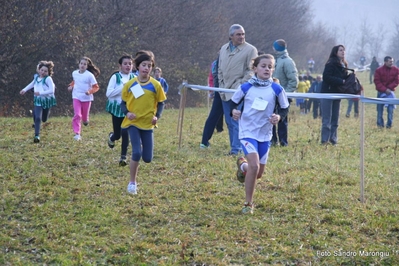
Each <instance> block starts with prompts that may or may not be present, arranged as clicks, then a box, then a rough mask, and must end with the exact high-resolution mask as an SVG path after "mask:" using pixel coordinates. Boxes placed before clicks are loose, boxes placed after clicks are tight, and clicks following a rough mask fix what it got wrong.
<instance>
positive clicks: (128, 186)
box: [127, 183, 137, 194]
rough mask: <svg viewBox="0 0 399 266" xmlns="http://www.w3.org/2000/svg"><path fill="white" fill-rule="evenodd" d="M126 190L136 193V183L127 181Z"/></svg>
mask: <svg viewBox="0 0 399 266" xmlns="http://www.w3.org/2000/svg"><path fill="white" fill-rule="evenodd" d="M127 192H128V193H130V194H137V185H136V184H132V183H129V185H127Z"/></svg>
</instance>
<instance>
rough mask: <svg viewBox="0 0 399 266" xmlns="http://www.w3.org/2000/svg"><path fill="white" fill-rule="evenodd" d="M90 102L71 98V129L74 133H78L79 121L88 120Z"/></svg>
mask: <svg viewBox="0 0 399 266" xmlns="http://www.w3.org/2000/svg"><path fill="white" fill-rule="evenodd" d="M90 106H91V102H81V101H79V100H78V99H73V111H74V113H75V114H74V116H73V118H72V129H73V132H75V134H80V129H81V127H82V125H81V124H80V122H81V121H82V120H83V122H89V112H90Z"/></svg>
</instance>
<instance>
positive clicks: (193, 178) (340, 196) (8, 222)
mask: <svg viewBox="0 0 399 266" xmlns="http://www.w3.org/2000/svg"><path fill="white" fill-rule="evenodd" d="M361 77H362V79H363V80H364V81H366V77H365V74H364V75H363V76H361ZM366 94H367V95H369V96H374V95H375V93H374V89H373V88H372V87H371V86H369V85H366ZM346 105H347V104H346V100H343V101H342V109H341V115H342V116H341V117H342V118H341V123H340V128H339V145H337V146H336V147H333V146H327V147H325V146H321V145H320V144H319V142H320V120H313V119H312V117H311V115H299V110H298V109H297V108H296V107H295V106H294V107H292V109H291V113H290V134H289V139H290V145H289V147H284V148H280V147H274V148H272V151H271V154H270V159H269V162H268V165H267V169H266V172H265V174H264V176H263V178H262V179H261V181H260V182H259V183H258V185H257V191H256V195H255V203H256V209H255V213H254V215H252V216H248V215H247V216H245V215H242V214H241V213H240V210H241V204H242V203H243V201H244V187H243V185H242V184H240V183H239V182H237V181H236V179H235V176H234V174H235V158H233V157H228V156H224V155H223V154H224V153H225V152H227V151H228V141H227V137H228V135H227V132H226V131H225V132H223V133H221V134H216V135H214V138H213V139H212V147H211V148H210V149H209V150H206V151H204V150H200V149H199V143H200V140H201V133H202V128H203V124H204V121H205V119H206V115H207V110H206V108H196V109H187V110H186V112H185V120H184V128H183V133H184V134H183V139H182V141H183V142H182V143H183V145H182V147H181V149H179V148H178V140H179V138H178V135H177V116H178V110H171V109H168V110H165V112H164V116H163V119H162V120H161V121H160V123H159V128H158V129H156V131H155V157H154V161H153V162H152V163H151V164H144V163H142V164H141V166H140V171H139V177H138V182H139V194H138V195H136V196H131V195H128V194H127V193H126V185H127V182H128V176H129V169H128V167H119V166H118V158H119V147H118V146H117V148H115V149H113V150H111V149H109V148H108V146H107V143H106V138H107V135H108V132H109V131H110V130H111V124H110V122H111V119H110V117H109V115H106V114H102V115H93V116H92V117H91V124H90V126H89V127H84V128H83V132H82V137H83V140H82V141H81V142H75V141H73V139H72V137H73V135H72V130H71V128H70V118H68V117H52V118H50V124H49V125H47V126H46V127H45V128H44V129H43V130H42V134H41V143H40V144H34V143H33V130H32V128H31V127H30V125H31V119H29V118H1V119H0V124H1V128H0V130H1V135H0V151H1V162H0V192H1V203H0V226H1V230H0V248H1V249H0V264H1V265H250V264H258V265H267V264H275V265H372V264H374V265H397V264H399V251H398V250H399V215H398V212H399V211H398V208H397V206H396V204H397V202H398V189H399V181H398V176H399V173H398V171H399V170H398V168H397V167H396V157H397V153H398V145H397V144H398V141H399V138H398V137H397V133H398V130H399V123H398V122H397V121H396V119H395V121H394V125H393V128H392V129H390V130H378V129H377V128H376V126H375V120H376V118H375V116H376V111H375V105H366V131H365V136H366V141H365V143H364V145H365V166H366V169H365V176H366V183H365V191H366V194H365V195H366V202H365V203H364V204H362V203H360V202H359V200H358V199H359V195H360V187H359V179H360V178H359V120H357V119H354V118H349V119H348V118H345V116H344V114H345V111H346ZM118 145H119V143H118ZM129 151H130V148H129ZM350 252H351V253H350ZM366 252H370V253H366ZM371 252H374V253H371Z"/></svg>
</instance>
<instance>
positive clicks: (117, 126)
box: [106, 55, 135, 166]
mask: <svg viewBox="0 0 399 266" xmlns="http://www.w3.org/2000/svg"><path fill="white" fill-rule="evenodd" d="M119 68H120V70H119V71H118V72H115V73H113V74H112V75H111V78H110V79H109V82H108V87H107V93H106V95H107V97H108V100H107V106H106V110H107V112H108V113H110V114H111V116H112V127H113V132H111V133H109V135H108V147H110V148H111V149H112V148H114V147H115V141H116V140H119V139H120V138H121V137H122V145H121V158H120V160H119V166H126V165H127V162H126V154H127V148H128V146H129V134H128V132H127V130H122V129H121V125H122V122H123V119H124V118H125V114H124V113H123V112H122V111H121V107H120V105H121V101H122V98H121V95H122V88H123V86H124V85H125V83H126V82H128V81H129V80H131V79H132V78H134V77H135V75H134V74H133V73H132V69H133V58H132V57H131V56H130V55H124V56H122V57H121V58H120V59H119Z"/></svg>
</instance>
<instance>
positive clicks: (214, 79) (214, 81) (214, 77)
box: [208, 52, 224, 133]
mask: <svg viewBox="0 0 399 266" xmlns="http://www.w3.org/2000/svg"><path fill="white" fill-rule="evenodd" d="M218 66H219V52H218V57H217V58H216V60H215V61H213V62H212V65H211V70H210V71H209V76H208V86H209V87H215V88H218V87H219V79H218ZM209 98H211V99H214V98H215V92H214V91H209ZM219 98H220V95H219ZM220 106H221V109H223V107H222V103H221V102H220ZM223 123H224V122H223V112H222V116H221V117H220V118H219V120H218V121H217V124H216V126H215V128H216V131H217V133H221V132H223Z"/></svg>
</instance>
